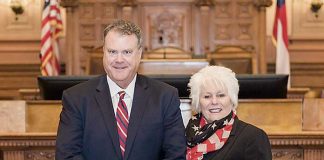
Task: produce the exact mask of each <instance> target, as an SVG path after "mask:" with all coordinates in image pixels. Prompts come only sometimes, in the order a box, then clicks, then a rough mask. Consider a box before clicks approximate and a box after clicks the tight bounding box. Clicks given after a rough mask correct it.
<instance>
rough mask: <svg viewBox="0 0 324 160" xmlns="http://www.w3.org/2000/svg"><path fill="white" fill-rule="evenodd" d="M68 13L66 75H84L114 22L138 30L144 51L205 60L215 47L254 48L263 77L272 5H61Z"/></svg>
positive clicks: (181, 0)
mask: <svg viewBox="0 0 324 160" xmlns="http://www.w3.org/2000/svg"><path fill="white" fill-rule="evenodd" d="M62 5H63V6H64V7H66V8H67V23H68V24H67V35H66V42H67V43H66V54H68V55H67V57H68V60H67V65H66V66H67V73H68V74H83V73H85V72H84V66H85V65H86V57H87V56H89V55H88V54H89V53H90V52H91V50H92V49H94V48H96V47H98V46H101V45H102V35H101V33H102V31H103V29H104V28H105V26H106V25H108V24H109V23H111V22H112V21H113V20H115V19H119V18H122V19H128V20H131V21H133V22H135V23H137V24H138V25H139V26H141V27H142V29H143V32H144V48H145V51H151V50H154V49H156V48H160V47H165V46H170V47H178V48H181V49H183V50H184V51H187V52H193V53H194V57H204V56H205V53H207V52H209V51H213V50H214V49H215V48H216V45H233V44H235V45H252V46H254V47H255V52H256V53H257V54H258V56H257V63H258V73H265V72H266V64H265V61H266V60H265V44H266V43H265V41H266V35H265V29H266V26H265V18H266V17H265V7H267V6H270V5H271V0H266V1H261V0H257V1H253V0H244V1H239V0H234V1H223V0H214V1H206V0H198V1H195V0H172V1H171V0H167V1H161V0H137V1H135V0H121V1H114V0H107V1H100V0H97V1H93V0H79V1H69V0H63V1H62Z"/></svg>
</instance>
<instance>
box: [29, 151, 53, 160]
mask: <svg viewBox="0 0 324 160" xmlns="http://www.w3.org/2000/svg"><path fill="white" fill-rule="evenodd" d="M24 157H25V160H36V159H37V160H54V159H55V151H54V150H42V151H38V150H32V151H26V152H25V154H24Z"/></svg>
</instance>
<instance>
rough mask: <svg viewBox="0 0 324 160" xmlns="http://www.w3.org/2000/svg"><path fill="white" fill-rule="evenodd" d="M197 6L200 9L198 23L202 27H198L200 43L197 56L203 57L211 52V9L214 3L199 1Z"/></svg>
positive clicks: (209, 0) (208, 0)
mask: <svg viewBox="0 0 324 160" xmlns="http://www.w3.org/2000/svg"><path fill="white" fill-rule="evenodd" d="M196 6H197V7H198V9H199V16H198V19H197V21H198V24H199V25H200V26H198V30H196V31H197V36H196V37H197V40H198V43H196V44H197V46H196V47H195V48H196V50H195V53H196V55H197V56H203V54H206V53H207V52H209V50H210V48H209V46H210V40H211V38H210V36H211V35H210V22H211V19H210V17H211V13H210V10H211V7H213V6H214V2H213V1H212V0H198V1H197V2H196Z"/></svg>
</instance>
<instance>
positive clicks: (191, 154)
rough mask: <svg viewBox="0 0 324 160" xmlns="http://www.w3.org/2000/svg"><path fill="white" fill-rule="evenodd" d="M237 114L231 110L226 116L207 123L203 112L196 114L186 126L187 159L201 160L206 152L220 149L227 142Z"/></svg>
mask: <svg viewBox="0 0 324 160" xmlns="http://www.w3.org/2000/svg"><path fill="white" fill-rule="evenodd" d="M235 116H236V112H235V111H231V112H230V113H229V114H228V115H227V116H226V117H224V118H222V119H220V120H215V121H214V122H211V123H207V121H206V119H205V118H204V117H203V116H202V114H201V113H199V114H196V115H194V116H193V117H192V118H191V119H190V121H189V123H188V126H187V128H186V137H187V146H188V147H187V156H186V157H187V160H201V159H203V156H204V154H206V153H208V152H212V151H216V150H219V149H221V148H222V147H223V145H224V144H225V143H226V141H227V139H228V137H229V135H230V133H231V130H232V126H233V123H234V118H235Z"/></svg>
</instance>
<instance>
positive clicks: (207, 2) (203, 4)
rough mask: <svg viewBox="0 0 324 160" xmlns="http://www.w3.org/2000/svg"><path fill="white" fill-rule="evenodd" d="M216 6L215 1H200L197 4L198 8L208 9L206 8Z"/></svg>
mask: <svg viewBox="0 0 324 160" xmlns="http://www.w3.org/2000/svg"><path fill="white" fill-rule="evenodd" d="M214 5H215V3H214V1H213V0H198V1H197V2H196V6H197V7H203V6H204V7H206V6H208V7H212V6H214Z"/></svg>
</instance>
